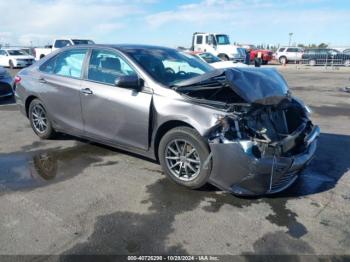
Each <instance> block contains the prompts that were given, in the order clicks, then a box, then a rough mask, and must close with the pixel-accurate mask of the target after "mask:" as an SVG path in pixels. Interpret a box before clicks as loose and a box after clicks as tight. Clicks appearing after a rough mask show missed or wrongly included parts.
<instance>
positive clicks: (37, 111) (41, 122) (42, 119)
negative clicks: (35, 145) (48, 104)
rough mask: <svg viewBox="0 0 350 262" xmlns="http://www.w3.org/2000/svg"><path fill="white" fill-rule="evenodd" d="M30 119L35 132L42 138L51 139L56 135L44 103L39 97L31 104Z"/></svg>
mask: <svg viewBox="0 0 350 262" xmlns="http://www.w3.org/2000/svg"><path fill="white" fill-rule="evenodd" d="M28 115H29V121H30V125H31V126H32V129H33V130H34V132H35V134H36V135H37V136H38V137H40V138H42V139H50V138H53V137H54V135H55V130H54V129H53V127H52V123H51V121H50V119H49V116H48V115H47V112H46V109H45V107H44V104H43V103H42V102H41V101H40V100H39V99H34V100H33V101H32V102H31V103H30V105H29V112H28Z"/></svg>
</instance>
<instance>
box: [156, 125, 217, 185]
mask: <svg viewBox="0 0 350 262" xmlns="http://www.w3.org/2000/svg"><path fill="white" fill-rule="evenodd" d="M158 152H159V161H160V164H161V166H162V168H163V171H164V173H165V174H166V175H167V176H168V178H170V179H171V180H172V181H174V182H175V183H177V184H180V185H183V186H185V187H188V188H192V189H196V188H200V187H202V186H204V185H205V184H206V183H207V181H208V178H209V176H210V173H211V161H209V162H208V163H207V164H206V163H205V162H206V161H207V159H208V157H209V147H208V144H207V143H206V142H205V140H204V139H203V137H202V136H201V135H200V134H198V132H197V131H196V130H194V129H193V128H190V127H177V128H174V129H171V130H170V131H168V132H167V133H166V134H165V135H164V136H163V137H162V139H161V141H160V143H159V150H158Z"/></svg>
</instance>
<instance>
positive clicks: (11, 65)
mask: <svg viewBox="0 0 350 262" xmlns="http://www.w3.org/2000/svg"><path fill="white" fill-rule="evenodd" d="M9 67H10V69H14V68H15V67H14V65H13V62H12V60H10V61H9Z"/></svg>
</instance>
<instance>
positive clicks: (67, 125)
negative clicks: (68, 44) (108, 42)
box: [38, 49, 87, 133]
mask: <svg viewBox="0 0 350 262" xmlns="http://www.w3.org/2000/svg"><path fill="white" fill-rule="evenodd" d="M86 54H87V49H71V50H67V51H64V52H62V53H60V54H58V55H57V56H55V57H53V58H51V59H50V60H48V61H47V62H46V63H44V64H43V65H42V66H40V74H39V76H38V84H39V85H40V91H39V92H40V98H41V99H42V100H43V102H44V104H45V107H46V109H47V111H48V113H49V115H50V116H51V117H52V119H53V121H54V123H55V124H56V125H57V126H59V128H61V129H63V130H65V131H67V132H73V133H82V132H83V121H82V115H81V105H80V89H81V83H82V80H81V77H82V72H83V70H82V68H83V63H84V60H85V58H86Z"/></svg>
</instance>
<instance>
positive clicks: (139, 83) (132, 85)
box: [114, 75, 144, 91]
mask: <svg viewBox="0 0 350 262" xmlns="http://www.w3.org/2000/svg"><path fill="white" fill-rule="evenodd" d="M114 84H115V85H116V86H117V87H121V88H129V89H134V90H136V91H140V90H141V89H142V87H143V84H144V81H143V79H141V78H139V77H138V76H137V75H131V76H119V77H118V78H117V79H116V80H115V82H114Z"/></svg>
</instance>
